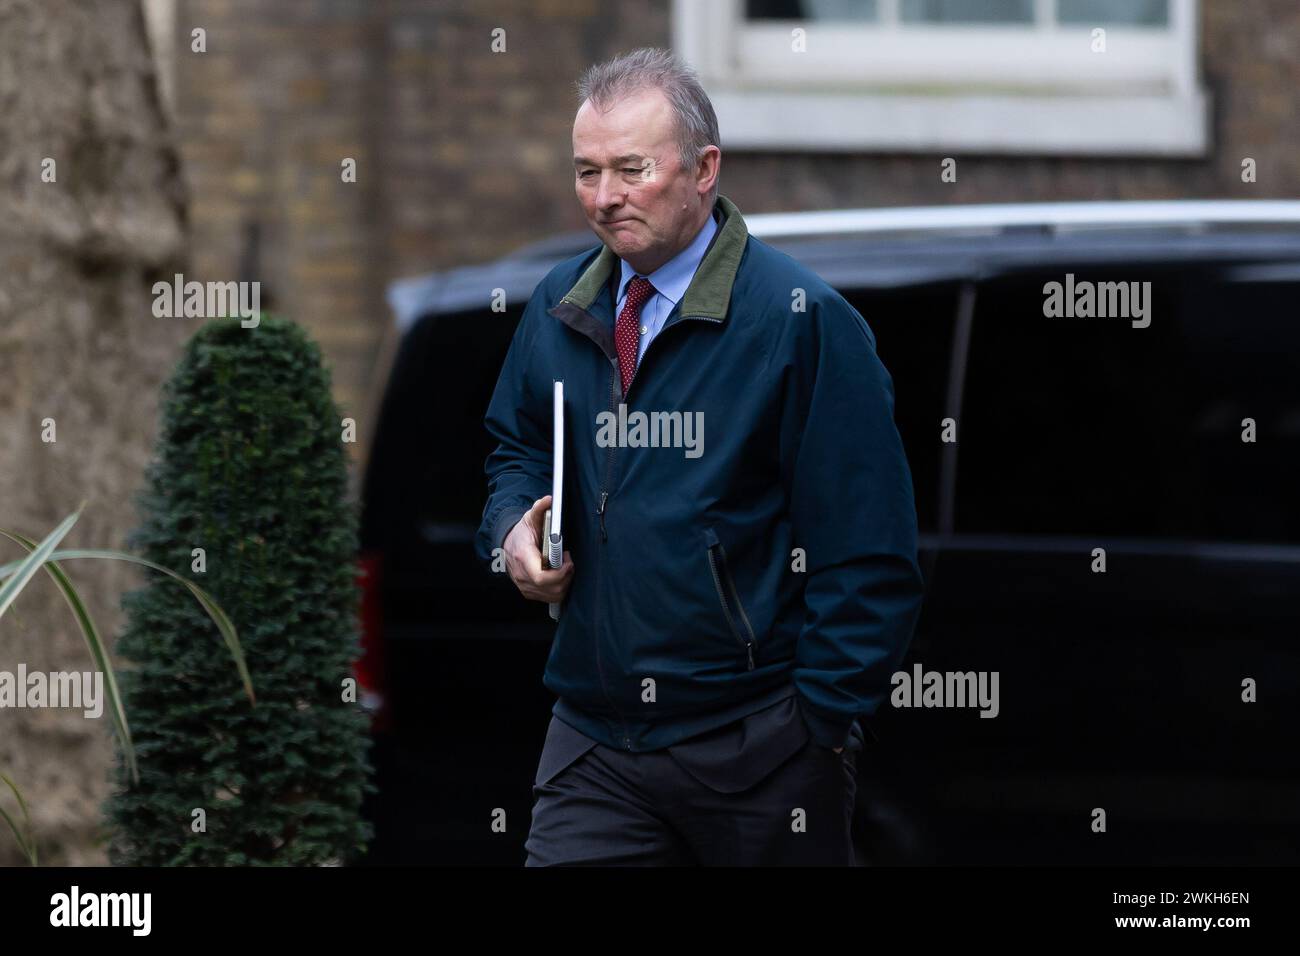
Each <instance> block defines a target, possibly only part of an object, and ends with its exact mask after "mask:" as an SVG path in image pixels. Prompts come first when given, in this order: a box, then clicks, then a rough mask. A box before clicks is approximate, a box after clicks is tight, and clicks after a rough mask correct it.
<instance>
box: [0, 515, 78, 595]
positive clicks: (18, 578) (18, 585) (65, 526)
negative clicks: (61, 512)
mask: <svg viewBox="0 0 1300 956" xmlns="http://www.w3.org/2000/svg"><path fill="white" fill-rule="evenodd" d="M84 507H86V502H84V501H83V502H82V503H81V504H80V506H78V508H77V510H76V511H74V512H73V513H72V514H70V515H68V516H67V517H66V518H64V519H63V522H62V524H60V525H59V526H58V527H57V528H55V529H54V530H53V531H51V532H50V533H49V534H47V535H46V536H45V540H44V541H42V542H41V543H40V544H39V545H38V546H37V548H36V550H35V551H33V552H32V553H31V554H29V555H28V556H27V557H26V558H24V559H23V560H21V561H18V562H16V563H15V564H13V565H8V564H7V565H5V566H4V568H0V571H4V570H7V569H8V568H10V567H13V568H15V570H14V572H13V577H11V578H10V579H9V580H8V581H6V582H5V583H4V584H3V585H0V617H4V613H5V611H7V610H8V609H9V605H10V604H13V603H14V598H16V597H18V592H20V591H21V590H22V589H23V588H25V587H26V586H27V582H28V581H30V580H31V579H32V577H33V576H35V574H36V571H37V569H38V568H40V566H41V565H42V564H44V563H45V560H46V559H47V558H48V557H49V556H50V552H51V551H53V550H54V549H55V548H56V547H58V544H59V542H60V541H62V540H63V537H64V535H66V534H67V533H68V532H69V531H71V530H72V526H73V525H74V524H76V523H77V519H78V518H80V517H81V509H82V508H84Z"/></svg>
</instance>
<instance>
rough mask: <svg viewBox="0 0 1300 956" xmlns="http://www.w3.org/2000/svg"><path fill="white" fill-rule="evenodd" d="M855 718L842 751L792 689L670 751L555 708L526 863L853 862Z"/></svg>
mask: <svg viewBox="0 0 1300 956" xmlns="http://www.w3.org/2000/svg"><path fill="white" fill-rule="evenodd" d="M862 746H863V737H862V731H861V728H860V727H859V726H858V724H857V723H855V724H854V725H853V731H852V734H851V736H850V739H849V742H848V744H847V745H846V746H845V747H844V749H843V751H842V752H841V753H838V754H837V753H835V752H834V751H833V750H831V749H830V748H827V747H823V746H821V745H820V744H818V743H817V742H816V741H814V740H813V739H812V738H811V737H810V736H809V735H808V732H807V730H806V728H805V726H804V724H803V722H802V718H801V717H800V716H799V708H798V701H797V699H796V698H794V697H791V698H789V699H788V700H785V701H781V702H780V703H778V704H777V705H775V706H773V707H769V708H767V709H766V710H765V711H763V712H760V713H757V714H753V715H751V716H749V717H747V718H745V719H744V720H741V721H737V722H735V723H734V724H732V725H728V726H727V727H724V728H721V729H720V730H718V731H712V732H710V733H708V734H706V735H703V736H702V737H701V738H698V739H692V740H691V741H687V742H685V743H683V744H678V745H676V746H675V747H672V748H665V749H662V750H655V751H651V752H648V753H639V754H637V753H629V752H627V751H621V750H616V749H614V748H612V747H607V746H605V745H604V744H600V743H597V742H596V741H594V740H592V739H591V738H589V737H587V736H586V735H584V734H581V733H579V732H578V731H577V730H575V729H574V728H572V727H570V726H569V725H567V724H565V723H564V722H563V721H561V720H560V719H559V718H558V717H552V719H551V727H550V730H549V731H548V733H547V737H546V743H545V745H544V746H543V748H542V757H541V760H540V761H539V764H538V772H537V777H536V780H535V782H534V784H533V813H532V827H531V829H530V830H529V834H528V839H527V841H526V842H525V845H524V846H525V849H526V850H527V852H528V857H527V860H526V861H525V865H526V866H553V865H569V866H573V865H596V866H601V865H604V866H663V865H667V866H692V865H704V866H774V865H775V866H852V865H854V864H855V857H854V850H853V842H852V839H851V837H850V826H851V823H852V818H853V803H854V798H855V796H856V791H857V753H858V752H859V751H860V750H861V749H862Z"/></svg>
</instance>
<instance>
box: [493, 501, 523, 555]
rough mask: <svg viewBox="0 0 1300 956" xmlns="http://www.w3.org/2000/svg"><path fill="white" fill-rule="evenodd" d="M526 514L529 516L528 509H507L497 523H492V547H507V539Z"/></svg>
mask: <svg viewBox="0 0 1300 956" xmlns="http://www.w3.org/2000/svg"><path fill="white" fill-rule="evenodd" d="M526 514H528V509H527V508H520V507H518V506H515V507H510V508H506V509H505V510H503V511H502V512H501V513H500V514H499V515H497V519H496V521H494V522H493V523H492V547H493V548H503V547H505V543H506V537H507V536H508V535H509V534H510V532H511V530H512V529H513V528H514V526H515V525H517V524H518V523H519V519H520V518H522V517H523V516H524V515H526Z"/></svg>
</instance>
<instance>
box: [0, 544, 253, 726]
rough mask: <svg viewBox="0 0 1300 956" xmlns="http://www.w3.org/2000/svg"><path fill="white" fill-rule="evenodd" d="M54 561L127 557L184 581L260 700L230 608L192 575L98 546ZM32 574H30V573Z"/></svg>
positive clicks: (248, 690) (0, 569)
mask: <svg viewBox="0 0 1300 956" xmlns="http://www.w3.org/2000/svg"><path fill="white" fill-rule="evenodd" d="M46 557H47V559H48V560H50V561H66V560H68V559H70V558H108V559H111V560H114V561H127V562H130V563H131V564H139V565H142V566H143V567H146V568H153V569H154V570H155V571H161V572H162V573H163V574H166V575H168V576H169V577H173V578H175V579H176V580H177V581H179V582H181V584H183V585H185V586H186V587H187V588H189V589H190V593H191V594H193V595H194V599H195V600H196V601H198V602H199V604H200V605H202V607H203V610H205V611H207V612H208V617H210V618H212V621H213V623H214V624H216V625H217V630H218V631H220V632H221V637H222V639H223V640H224V641H225V642H226V647H227V649H229V651H230V656H231V657H233V658H234V660H235V667H236V668H237V669H238V671H239V676H240V678H241V679H242V680H243V682H244V693H245V694H247V695H248V699H249V701H250V702H251V703H254V704H255V703H257V697H256V695H255V694H254V693H253V678H252V677H251V676H249V673H248V665H247V664H246V663H245V662H244V650H243V648H242V647H241V646H240V643H239V635H238V634H237V633H236V631H235V625H234V624H232V623H231V621H230V618H229V617H228V616H227V615H226V612H225V611H223V610H222V609H221V605H219V604H218V603H217V602H216V601H215V600H213V599H212V596H211V595H210V594H208V592H207V591H205V590H203V589H202V588H201V587H199V586H198V585H197V584H195V583H194V582H193V581H191V580H190V579H189V578H187V577H184V576H183V575H180V574H177V573H176V572H175V571H173V570H172V569H171V568H165V567H163V566H162V565H161V564H155V563H154V562H153V561H148V560H146V559H145V558H137V557H136V556H135V555H133V554H124V553H123V552H121V551H103V550H98V549H94V548H74V549H70V550H67V551H54V552H52V553H48V554H47V556H46ZM19 564H24V565H25V564H26V562H11V563H10V564H5V565H0V578H2V577H4V575H5V574H7V573H9V572H10V570H11V569H12V568H15V567H17V566H18V565H19ZM29 577H30V575H29Z"/></svg>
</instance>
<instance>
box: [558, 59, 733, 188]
mask: <svg viewBox="0 0 1300 956" xmlns="http://www.w3.org/2000/svg"><path fill="white" fill-rule="evenodd" d="M645 89H658V90H660V91H662V92H663V94H664V96H665V98H666V99H667V100H668V103H669V105H670V106H671V107H672V110H673V113H674V114H675V115H676V117H677V152H678V155H679V158H680V160H681V164H682V169H684V170H688V171H689V170H693V169H695V167H696V166H697V165H698V164H699V162H700V159H701V158H702V157H703V156H704V151H705V149H707V148H708V147H710V146H717V145H718V141H719V139H721V137H720V136H719V135H718V117H717V114H715V113H714V112H713V104H712V103H711V102H710V101H709V96H708V94H707V93H705V92H704V87H703V86H701V85H700V80H699V77H698V76H697V75H696V73H695V71H694V70H693V69H691V68H690V67H689V66H687V65H686V64H685V63H684V62H683V61H682V60H681V59H680V58H679V57H678V56H677V55H676V54H675V53H673V52H672V51H670V50H662V49H659V48H657V47H642V48H641V49H639V50H633V51H632V52H631V53H624V54H623V55H622V56H616V57H614V58H613V59H612V60H606V61H605V62H604V63H598V64H596V65H595V66H591V67H588V68H587V70H586V72H585V73H583V74H582V77H581V78H580V79H579V80H578V105H579V106H581V105H582V104H583V103H584V102H586V101H587V100H591V103H592V105H593V106H608V105H610V104H613V103H616V102H618V101H619V100H621V99H623V98H624V97H625V96H629V95H631V94H633V93H639V92H641V91H642V90H645ZM719 178H721V177H719ZM717 197H718V181H717V180H714V183H713V189H712V190H710V192H709V202H710V203H713V202H715V201H716V200H717Z"/></svg>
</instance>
